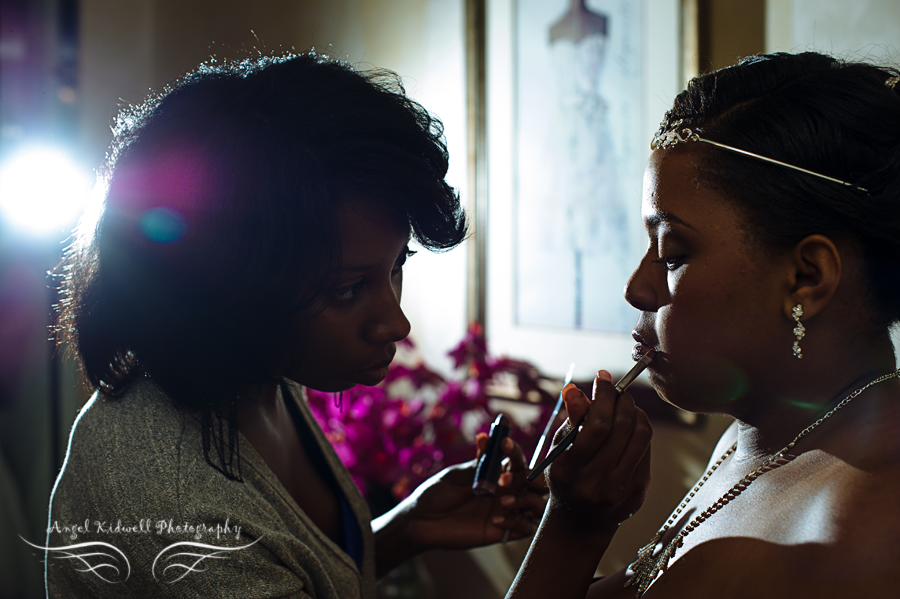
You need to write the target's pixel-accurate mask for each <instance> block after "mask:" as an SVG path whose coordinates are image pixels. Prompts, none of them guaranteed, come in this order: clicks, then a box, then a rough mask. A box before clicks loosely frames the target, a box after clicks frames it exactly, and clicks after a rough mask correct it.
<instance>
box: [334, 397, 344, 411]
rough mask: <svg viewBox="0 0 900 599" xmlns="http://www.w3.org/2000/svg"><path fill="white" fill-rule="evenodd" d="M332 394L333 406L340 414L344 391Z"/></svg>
mask: <svg viewBox="0 0 900 599" xmlns="http://www.w3.org/2000/svg"><path fill="white" fill-rule="evenodd" d="M332 395H334V407H336V408H337V409H338V410H340V411H341V414H343V413H344V392H343V391H340V392H338V393H333V394H332Z"/></svg>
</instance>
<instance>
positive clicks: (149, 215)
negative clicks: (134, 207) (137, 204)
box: [138, 208, 185, 243]
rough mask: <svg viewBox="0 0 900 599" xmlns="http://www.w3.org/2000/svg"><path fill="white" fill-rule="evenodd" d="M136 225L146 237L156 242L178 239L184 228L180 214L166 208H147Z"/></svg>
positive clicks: (169, 241)
mask: <svg viewBox="0 0 900 599" xmlns="http://www.w3.org/2000/svg"><path fill="white" fill-rule="evenodd" d="M138 227H139V228H140V230H141V233H143V234H144V235H145V236H146V237H147V239H149V240H151V241H155V242H157V243H172V242H173V241H178V240H179V239H181V238H182V236H183V235H184V230H185V224H184V219H183V218H181V215H180V214H178V213H177V212H175V211H174V210H170V209H168V208H154V209H153V210H148V211H147V212H145V213H144V214H143V215H142V216H141V218H140V220H139V221H138Z"/></svg>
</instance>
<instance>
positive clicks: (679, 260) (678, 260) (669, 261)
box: [653, 255, 686, 270]
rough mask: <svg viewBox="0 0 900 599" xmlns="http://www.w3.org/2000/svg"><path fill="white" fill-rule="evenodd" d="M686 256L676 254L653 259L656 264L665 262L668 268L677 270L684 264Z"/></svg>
mask: <svg viewBox="0 0 900 599" xmlns="http://www.w3.org/2000/svg"><path fill="white" fill-rule="evenodd" d="M685 258H686V256H684V255H674V256H660V257H659V258H657V259H656V260H653V263H654V264H665V266H666V270H677V269H678V267H680V266H681V265H682V264H684V259H685Z"/></svg>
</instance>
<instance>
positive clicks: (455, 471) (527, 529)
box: [409, 433, 547, 550]
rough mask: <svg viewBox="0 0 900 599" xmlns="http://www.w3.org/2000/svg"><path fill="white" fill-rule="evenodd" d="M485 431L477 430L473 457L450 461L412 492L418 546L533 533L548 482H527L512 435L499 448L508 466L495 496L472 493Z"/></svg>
mask: <svg viewBox="0 0 900 599" xmlns="http://www.w3.org/2000/svg"><path fill="white" fill-rule="evenodd" d="M487 442H488V436H487V435H486V434H484V433H482V434H480V435H478V438H477V439H476V446H477V448H478V452H477V456H476V458H475V459H474V460H472V461H471V462H466V463H465V464H459V465H457V466H451V467H449V468H446V469H444V470H443V471H442V472H439V473H438V474H436V475H435V476H433V477H431V478H430V479H428V480H427V481H425V482H424V483H422V485H420V486H419V488H417V489H416V491H415V492H414V493H413V495H411V496H410V498H409V499H410V500H412V502H413V506H412V508H411V510H410V522H409V526H410V540H411V541H412V542H413V543H414V544H415V545H416V546H417V547H419V548H421V549H422V550H424V549H431V548H442V549H466V548H470V547H479V546H481V545H487V544H490V543H496V542H498V541H500V540H501V539H502V538H503V536H504V533H506V531H509V537H508V538H509V539H520V538H523V537H528V536H531V535H532V534H534V531H535V528H536V525H537V522H538V521H539V519H540V517H541V514H543V512H544V506H545V505H546V499H544V495H545V494H546V492H547V487H546V485H545V483H544V480H543V477H541V478H539V479H538V480H535V481H533V482H530V483H529V482H526V481H525V475H526V474H527V470H526V467H525V457H524V456H523V454H522V448H521V447H520V446H519V445H518V444H517V443H515V442H514V441H513V440H512V439H509V438H507V439H505V440H504V441H503V444H502V445H501V450H502V452H503V454H504V455H505V456H506V459H505V460H504V462H505V463H506V471H505V472H503V473H502V474H501V475H500V480H499V484H498V489H497V493H496V494H495V495H493V496H485V495H476V494H475V493H474V492H472V482H473V481H474V479H475V465H476V463H477V461H478V458H479V457H480V456H481V454H482V453H483V452H484V451H485V449H486V448H487Z"/></svg>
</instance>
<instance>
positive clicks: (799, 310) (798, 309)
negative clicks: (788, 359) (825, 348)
mask: <svg viewBox="0 0 900 599" xmlns="http://www.w3.org/2000/svg"><path fill="white" fill-rule="evenodd" d="M791 313H792V315H793V317H794V322H796V323H797V326H795V327H794V336H795V337H797V340H796V341H794V355H795V356H797V357H798V358H802V357H803V352H802V351H800V340H801V339H803V336H804V335H806V327H804V326H803V324H802V323H801V322H800V317H801V316H803V306H801V305H800V304H797V305H796V306H794V309H793V310H792V311H791Z"/></svg>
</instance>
